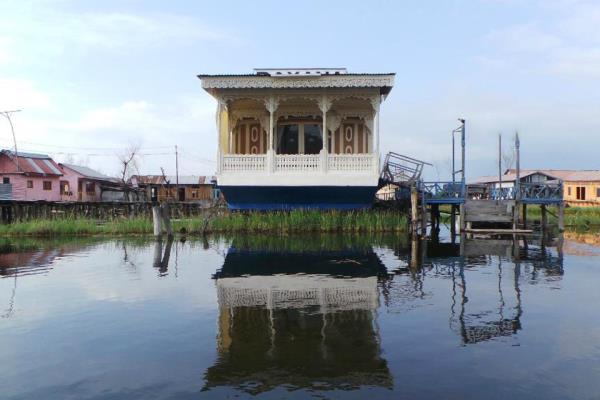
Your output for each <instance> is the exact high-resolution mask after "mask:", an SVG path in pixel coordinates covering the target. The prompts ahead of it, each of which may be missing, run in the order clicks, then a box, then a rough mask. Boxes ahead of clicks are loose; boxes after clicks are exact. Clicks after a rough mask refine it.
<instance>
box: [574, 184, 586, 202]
mask: <svg viewBox="0 0 600 400" xmlns="http://www.w3.org/2000/svg"><path fill="white" fill-rule="evenodd" d="M576 193H577V200H585V186H577V190H576Z"/></svg>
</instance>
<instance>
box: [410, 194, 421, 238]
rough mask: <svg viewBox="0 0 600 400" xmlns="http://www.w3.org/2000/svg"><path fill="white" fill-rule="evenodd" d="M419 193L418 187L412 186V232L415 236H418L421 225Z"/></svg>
mask: <svg viewBox="0 0 600 400" xmlns="http://www.w3.org/2000/svg"><path fill="white" fill-rule="evenodd" d="M418 202H419V193H418V192H417V187H416V186H414V185H413V186H412V187H411V188H410V211H411V213H410V230H411V233H412V235H413V236H415V235H416V234H417V224H418V223H419V215H418V214H419V211H418V208H417V207H418Z"/></svg>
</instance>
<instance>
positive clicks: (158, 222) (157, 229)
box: [152, 204, 162, 237]
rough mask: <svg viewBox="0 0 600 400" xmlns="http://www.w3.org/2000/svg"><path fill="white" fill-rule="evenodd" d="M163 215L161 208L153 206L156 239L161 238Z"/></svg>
mask: <svg viewBox="0 0 600 400" xmlns="http://www.w3.org/2000/svg"><path fill="white" fill-rule="evenodd" d="M161 221H162V215H161V210H160V206H159V205H158V204H155V205H153V206H152V224H153V228H154V236H156V237H160V235H161V234H162V224H161Z"/></svg>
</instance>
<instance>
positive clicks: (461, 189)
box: [417, 182, 466, 204]
mask: <svg viewBox="0 0 600 400" xmlns="http://www.w3.org/2000/svg"><path fill="white" fill-rule="evenodd" d="M417 187H418V189H419V191H420V192H422V195H423V200H424V202H425V203H428V204H460V203H464V201H465V193H466V190H465V186H464V185H463V184H462V183H461V182H419V184H418V186H417Z"/></svg>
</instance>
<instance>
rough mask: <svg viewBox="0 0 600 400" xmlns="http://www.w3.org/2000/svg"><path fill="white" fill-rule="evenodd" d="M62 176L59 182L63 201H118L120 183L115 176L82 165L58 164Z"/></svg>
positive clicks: (120, 197)
mask: <svg viewBox="0 0 600 400" xmlns="http://www.w3.org/2000/svg"><path fill="white" fill-rule="evenodd" d="M59 166H60V168H61V171H62V173H63V177H62V179H61V183H60V189H61V190H60V193H61V199H62V200H64V201H119V200H122V194H123V193H122V192H123V188H122V186H123V185H122V184H120V183H119V180H118V179H116V178H111V177H110V176H107V175H104V174H102V173H100V172H98V171H95V170H93V169H91V168H88V167H84V166H82V165H73V164H59Z"/></svg>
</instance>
